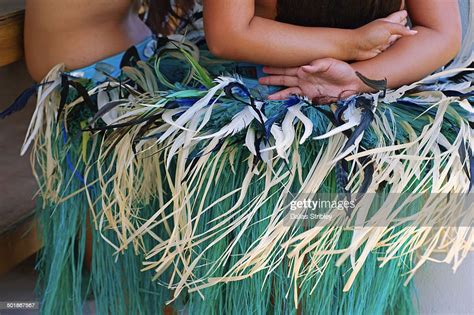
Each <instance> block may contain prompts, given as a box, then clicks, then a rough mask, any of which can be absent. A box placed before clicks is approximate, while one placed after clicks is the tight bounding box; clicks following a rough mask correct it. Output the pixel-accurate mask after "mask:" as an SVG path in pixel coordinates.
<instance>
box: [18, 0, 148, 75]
mask: <svg viewBox="0 0 474 315" xmlns="http://www.w3.org/2000/svg"><path fill="white" fill-rule="evenodd" d="M137 9H138V8H137V5H136V4H135V3H134V2H133V1H132V0H27V1H26V21H25V53H26V62H27V65H28V69H29V71H30V74H31V76H32V77H33V79H35V80H37V81H40V80H41V79H42V78H43V77H44V76H45V75H46V74H47V73H48V71H49V70H50V69H51V68H52V67H53V66H55V65H57V64H59V63H64V64H65V65H66V67H67V68H68V69H71V70H73V69H78V68H82V67H85V66H88V65H90V64H93V63H95V62H97V61H100V60H102V59H104V58H106V57H109V56H113V55H115V54H117V53H119V52H122V51H124V50H126V49H127V48H129V47H130V46H131V45H134V44H137V43H139V42H141V41H143V40H144V39H145V38H146V37H148V36H149V35H151V31H150V30H149V29H148V27H147V26H146V25H145V24H144V23H143V22H142V21H141V20H140V18H139V16H138V15H137V13H136V12H137Z"/></svg>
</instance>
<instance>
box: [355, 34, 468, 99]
mask: <svg viewBox="0 0 474 315" xmlns="http://www.w3.org/2000/svg"><path fill="white" fill-rule="evenodd" d="M415 29H416V30H418V34H417V35H416V36H413V37H405V38H402V39H400V40H399V41H398V42H397V43H395V45H393V46H392V47H390V49H388V50H387V51H385V52H384V53H382V54H380V55H378V56H377V57H375V58H373V59H370V60H366V61H361V62H356V63H353V64H352V67H353V69H354V70H356V71H358V72H360V73H361V74H363V75H364V76H366V77H368V78H371V79H384V78H386V79H387V81H388V87H389V88H398V87H400V86H402V85H405V84H410V83H413V82H415V81H418V80H421V79H422V78H424V77H425V76H427V75H429V74H430V73H432V72H433V71H435V70H437V69H438V68H440V67H442V66H443V65H445V64H447V63H448V62H449V61H450V60H451V59H453V58H454V57H455V56H456V54H457V52H458V51H459V48H460V38H459V37H458V36H455V35H454V36H453V34H446V33H443V32H439V31H436V30H434V29H430V28H426V27H421V26H419V27H415ZM360 90H361V92H369V91H370V90H369V88H368V87H366V86H363V85H362V84H361V86H360Z"/></svg>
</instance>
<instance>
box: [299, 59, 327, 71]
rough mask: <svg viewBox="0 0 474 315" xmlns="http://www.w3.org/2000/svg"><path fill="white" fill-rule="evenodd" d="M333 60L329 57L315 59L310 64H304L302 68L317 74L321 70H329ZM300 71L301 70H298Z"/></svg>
mask: <svg viewBox="0 0 474 315" xmlns="http://www.w3.org/2000/svg"><path fill="white" fill-rule="evenodd" d="M331 64H332V62H331V61H330V60H329V59H327V58H326V59H319V60H316V61H313V62H312V63H311V64H310V65H307V66H302V67H301V68H300V69H301V70H302V71H303V72H305V73H308V74H316V73H321V72H327V71H328V70H329V68H330V67H331ZM298 73H299V72H298Z"/></svg>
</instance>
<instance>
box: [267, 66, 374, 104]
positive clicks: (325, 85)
mask: <svg viewBox="0 0 474 315" xmlns="http://www.w3.org/2000/svg"><path fill="white" fill-rule="evenodd" d="M263 71H264V72H265V73H267V74H270V76H268V77H264V78H261V79H260V80H259V82H260V84H264V85H277V86H286V87H288V88H287V89H285V90H283V91H280V92H278V93H275V94H273V95H270V97H269V99H271V100H281V99H286V98H288V97H289V96H290V95H294V94H296V95H304V96H306V97H308V98H309V99H311V100H312V101H313V102H314V103H318V104H328V103H332V102H334V101H337V100H339V99H343V98H347V97H349V96H351V95H353V94H357V93H359V92H368V90H369V89H368V87H365V86H364V85H363V83H362V81H361V80H360V79H359V78H358V77H357V75H356V74H355V71H354V69H352V67H351V66H350V65H349V64H348V63H346V62H344V61H340V60H337V59H332V58H324V59H319V60H315V61H313V62H312V63H311V64H310V65H307V66H303V67H296V68H273V67H265V68H264V69H263Z"/></svg>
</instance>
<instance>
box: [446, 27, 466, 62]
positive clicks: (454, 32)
mask: <svg viewBox="0 0 474 315" xmlns="http://www.w3.org/2000/svg"><path fill="white" fill-rule="evenodd" d="M444 38H445V42H446V45H445V47H446V48H445V49H446V54H447V55H448V56H449V58H450V59H453V58H455V57H456V56H457V54H458V53H459V52H460V50H461V46H462V26H461V22H460V21H459V23H456V24H455V25H453V26H452V27H451V28H450V29H449V30H446V31H445V34H444Z"/></svg>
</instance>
